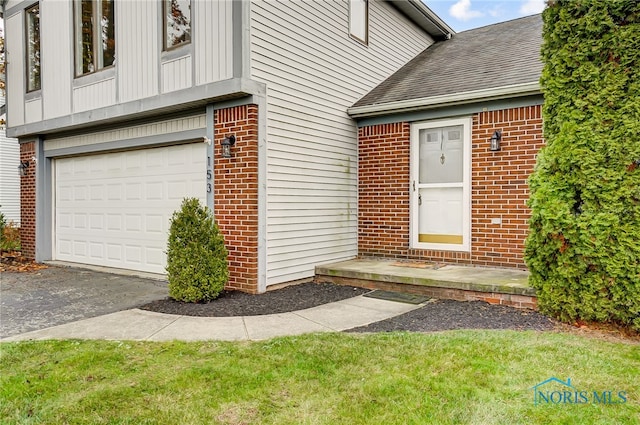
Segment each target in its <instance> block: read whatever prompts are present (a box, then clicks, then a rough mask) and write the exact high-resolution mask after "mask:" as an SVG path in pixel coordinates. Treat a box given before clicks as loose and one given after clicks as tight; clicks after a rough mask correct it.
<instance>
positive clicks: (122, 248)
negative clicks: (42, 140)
mask: <svg viewBox="0 0 640 425" xmlns="http://www.w3.org/2000/svg"><path fill="white" fill-rule="evenodd" d="M98 164H100V166H99V167H98V166H97V165H98ZM205 169H206V149H205V146H204V145H203V144H200V143H198V144H190V145H180V146H169V147H162V148H154V149H146V150H139V151H132V152H118V153H109V154H99V155H93V156H90V157H79V158H63V159H59V160H56V161H55V177H56V201H55V217H54V219H55V231H56V236H55V249H54V252H55V253H56V259H58V260H63V261H73V262H79V263H86V264H94V265H101V266H108V267H119V268H125V269H133V270H140V271H148V272H154V273H164V267H165V264H166V255H165V251H166V243H167V237H168V230H169V222H170V219H171V216H172V214H173V212H174V211H175V210H177V209H178V208H179V207H180V203H181V202H182V199H183V198H185V197H196V198H199V199H200V200H201V201H203V202H204V200H205V197H206V193H205Z"/></svg>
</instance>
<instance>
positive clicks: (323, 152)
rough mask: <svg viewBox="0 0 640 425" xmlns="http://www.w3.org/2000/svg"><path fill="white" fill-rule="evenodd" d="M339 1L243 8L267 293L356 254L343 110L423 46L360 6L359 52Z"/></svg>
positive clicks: (414, 34) (408, 28) (414, 31)
mask: <svg viewBox="0 0 640 425" xmlns="http://www.w3.org/2000/svg"><path fill="white" fill-rule="evenodd" d="M348 16H349V6H348V2H347V1H321V2H318V1H312V0H308V1H295V2H263V1H254V2H252V4H251V73H252V78H254V79H256V80H258V81H261V82H264V83H266V84H267V285H273V284H277V283H281V282H286V281H291V280H296V279H302V278H307V277H310V276H313V273H314V266H315V265H317V264H321V263H327V262H330V261H339V260H342V259H347V258H352V257H354V256H355V255H357V236H358V235H357V202H358V194H357V154H358V152H357V129H356V125H355V122H354V121H353V120H351V118H349V116H348V115H347V113H346V110H347V108H348V107H349V106H351V105H352V104H353V103H355V101H357V100H358V99H359V98H361V97H362V96H363V95H365V94H366V93H367V92H368V91H370V90H371V89H372V88H373V87H375V86H376V85H377V84H379V83H380V82H382V81H383V80H384V79H385V78H387V77H388V76H390V75H391V74H392V73H393V72H394V71H396V70H397V69H398V68H400V67H401V66H402V65H404V64H405V63H406V62H408V61H409V60H410V59H412V58H413V57H414V56H415V55H417V54H418V53H419V52H421V51H422V50H424V49H425V48H426V47H428V46H429V45H430V44H431V43H433V40H432V39H431V37H429V36H428V35H427V34H426V33H424V32H423V31H421V30H420V29H418V28H417V27H416V26H414V25H413V24H411V23H409V22H408V21H407V20H406V18H404V17H403V15H401V14H400V12H398V11H397V10H396V9H395V8H394V7H393V6H391V5H390V4H389V3H388V2H383V1H378V0H370V1H369V44H368V46H364V45H362V44H361V43H359V42H358V41H356V40H354V39H352V38H351V37H350V36H349V20H348Z"/></svg>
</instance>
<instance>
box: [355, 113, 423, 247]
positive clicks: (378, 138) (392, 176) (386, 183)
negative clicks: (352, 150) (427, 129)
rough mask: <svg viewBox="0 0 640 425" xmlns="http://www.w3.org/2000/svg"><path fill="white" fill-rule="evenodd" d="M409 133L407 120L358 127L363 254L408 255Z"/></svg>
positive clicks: (359, 239)
mask: <svg viewBox="0 0 640 425" xmlns="http://www.w3.org/2000/svg"><path fill="white" fill-rule="evenodd" d="M409 132H410V126H409V123H406V122H405V123H394V124H383V125H376V126H371V127H362V128H360V129H359V130H358V253H359V255H380V256H388V257H405V256H407V255H408V253H407V249H408V247H409V153H410V147H411V146H410V141H409Z"/></svg>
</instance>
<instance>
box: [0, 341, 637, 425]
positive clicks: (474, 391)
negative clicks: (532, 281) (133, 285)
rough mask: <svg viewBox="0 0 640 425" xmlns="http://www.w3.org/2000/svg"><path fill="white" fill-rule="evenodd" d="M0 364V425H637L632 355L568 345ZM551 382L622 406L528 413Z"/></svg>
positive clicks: (163, 347)
mask: <svg viewBox="0 0 640 425" xmlns="http://www.w3.org/2000/svg"><path fill="white" fill-rule="evenodd" d="M0 350H1V352H2V355H1V357H0V373H1V375H0V422H2V423H3V424H12V423H20V424H30V423H47V424H62V423H70V424H77V423H86V424H121V423H124V424H208V423H221V424H255V423H269V424H409V423H414V424H422V423H424V424H429V423H433V424H457V423H460V424H466V423H471V424H519V423H521V424H532V423H544V424H553V423H558V424H611V423H616V424H639V423H640V346H638V345H634V344H625V343H610V342H604V341H601V340H597V339H589V338H585V337H581V336H576V335H571V334H561V333H551V332H548V333H536V332H512V331H454V332H443V333H433V334H412V333H393V334H372V335H351V334H339V333H335V334H315V335H305V336H298V337H287V338H278V339H273V340H269V341H264V342H253V343H230V342H204V343H182V342H171V343H151V342H109V341H77V340H74V341H41V342H23V343H4V344H2V345H0ZM552 376H555V377H557V378H559V379H562V380H563V381H564V380H566V379H567V378H571V383H572V384H573V385H574V386H575V387H576V389H577V390H579V391H586V393H585V394H588V395H589V397H591V396H590V394H591V393H592V392H593V391H597V392H598V393H599V394H602V392H604V391H608V390H611V391H614V393H613V394H614V396H615V397H617V393H618V391H625V393H623V396H624V397H626V400H627V401H626V403H618V404H603V403H593V402H591V401H590V402H589V403H584V404H562V403H558V404H542V405H537V406H536V405H534V402H533V390H532V387H533V386H534V385H536V384H537V383H539V382H541V381H544V380H545V379H547V378H549V377H552ZM546 387H547V389H548V390H549V391H560V390H561V388H560V387H558V384H549V385H548V386H546ZM557 394H560V393H557ZM615 397H614V398H613V399H612V400H613V401H615V400H616V398H615ZM617 400H618V401H620V400H621V399H619V398H618V399H617Z"/></svg>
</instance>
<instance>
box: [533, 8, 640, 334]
mask: <svg viewBox="0 0 640 425" xmlns="http://www.w3.org/2000/svg"><path fill="white" fill-rule="evenodd" d="M543 21H544V27H543V46H542V60H543V63H544V69H543V72H542V78H541V85H542V90H543V94H544V107H543V118H544V135H545V139H546V143H547V145H546V146H545V147H544V148H543V149H542V151H541V152H540V154H539V156H538V163H537V165H536V168H535V170H534V172H533V174H532V176H531V178H530V189H531V197H530V201H529V205H530V207H531V209H532V217H531V220H530V234H529V237H528V238H527V242H526V250H525V258H526V262H527V265H528V267H529V270H530V272H531V277H530V283H531V285H532V286H533V287H534V288H536V290H537V294H538V303H539V307H540V309H541V310H542V311H543V312H546V313H550V314H553V315H555V316H557V317H559V318H560V319H563V320H566V321H574V320H585V321H602V322H617V323H622V324H625V325H630V326H632V327H634V328H636V329H640V2H638V1H635V0H549V1H548V7H547V8H546V10H545V11H544V13H543Z"/></svg>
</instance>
